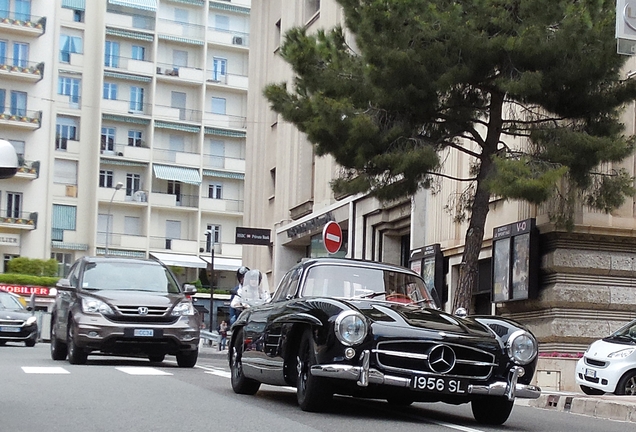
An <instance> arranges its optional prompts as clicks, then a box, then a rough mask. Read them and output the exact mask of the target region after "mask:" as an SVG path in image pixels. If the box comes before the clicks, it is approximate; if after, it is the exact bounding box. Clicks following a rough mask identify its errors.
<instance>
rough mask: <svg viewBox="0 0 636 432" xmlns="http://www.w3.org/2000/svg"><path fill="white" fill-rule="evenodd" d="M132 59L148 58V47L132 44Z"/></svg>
mask: <svg viewBox="0 0 636 432" xmlns="http://www.w3.org/2000/svg"><path fill="white" fill-rule="evenodd" d="M132 59H133V60H146V47H142V46H140V45H133V46H132Z"/></svg>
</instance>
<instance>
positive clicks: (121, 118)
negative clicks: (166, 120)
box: [102, 114, 150, 125]
mask: <svg viewBox="0 0 636 432" xmlns="http://www.w3.org/2000/svg"><path fill="white" fill-rule="evenodd" d="M102 120H110V121H116V122H122V123H133V124H138V125H149V124H150V120H149V119H143V118H136V117H130V116H120V115H116V114H102Z"/></svg>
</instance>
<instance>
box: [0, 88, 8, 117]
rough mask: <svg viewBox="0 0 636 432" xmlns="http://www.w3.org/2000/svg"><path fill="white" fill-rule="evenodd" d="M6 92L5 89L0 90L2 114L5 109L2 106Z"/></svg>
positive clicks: (0, 110)
mask: <svg viewBox="0 0 636 432" xmlns="http://www.w3.org/2000/svg"><path fill="white" fill-rule="evenodd" d="M6 92H7V91H6V90H5V89H0V113H4V109H5V104H4V100H5V98H6Z"/></svg>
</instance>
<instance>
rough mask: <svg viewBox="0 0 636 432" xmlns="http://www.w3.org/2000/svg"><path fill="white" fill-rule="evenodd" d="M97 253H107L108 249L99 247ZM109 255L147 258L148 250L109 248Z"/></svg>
mask: <svg viewBox="0 0 636 432" xmlns="http://www.w3.org/2000/svg"><path fill="white" fill-rule="evenodd" d="M96 254H97V255H106V251H105V249H104V248H97V251H96ZM108 255H109V256H119V257H128V258H146V252H142V251H131V250H123V249H111V248H108Z"/></svg>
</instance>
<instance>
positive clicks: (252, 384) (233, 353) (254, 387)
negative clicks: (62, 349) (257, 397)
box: [228, 329, 261, 395]
mask: <svg viewBox="0 0 636 432" xmlns="http://www.w3.org/2000/svg"><path fill="white" fill-rule="evenodd" d="M235 331H236V335H235V336H234V337H233V339H232V343H231V344H230V349H229V352H228V359H229V361H230V374H231V382H232V390H234V393H237V394H244V395H253V394H256V392H257V391H258V389H259V388H260V387H261V383H260V382H258V381H255V380H253V379H249V378H247V377H246V376H245V375H243V361H242V358H243V344H244V339H243V329H238V330H235Z"/></svg>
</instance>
